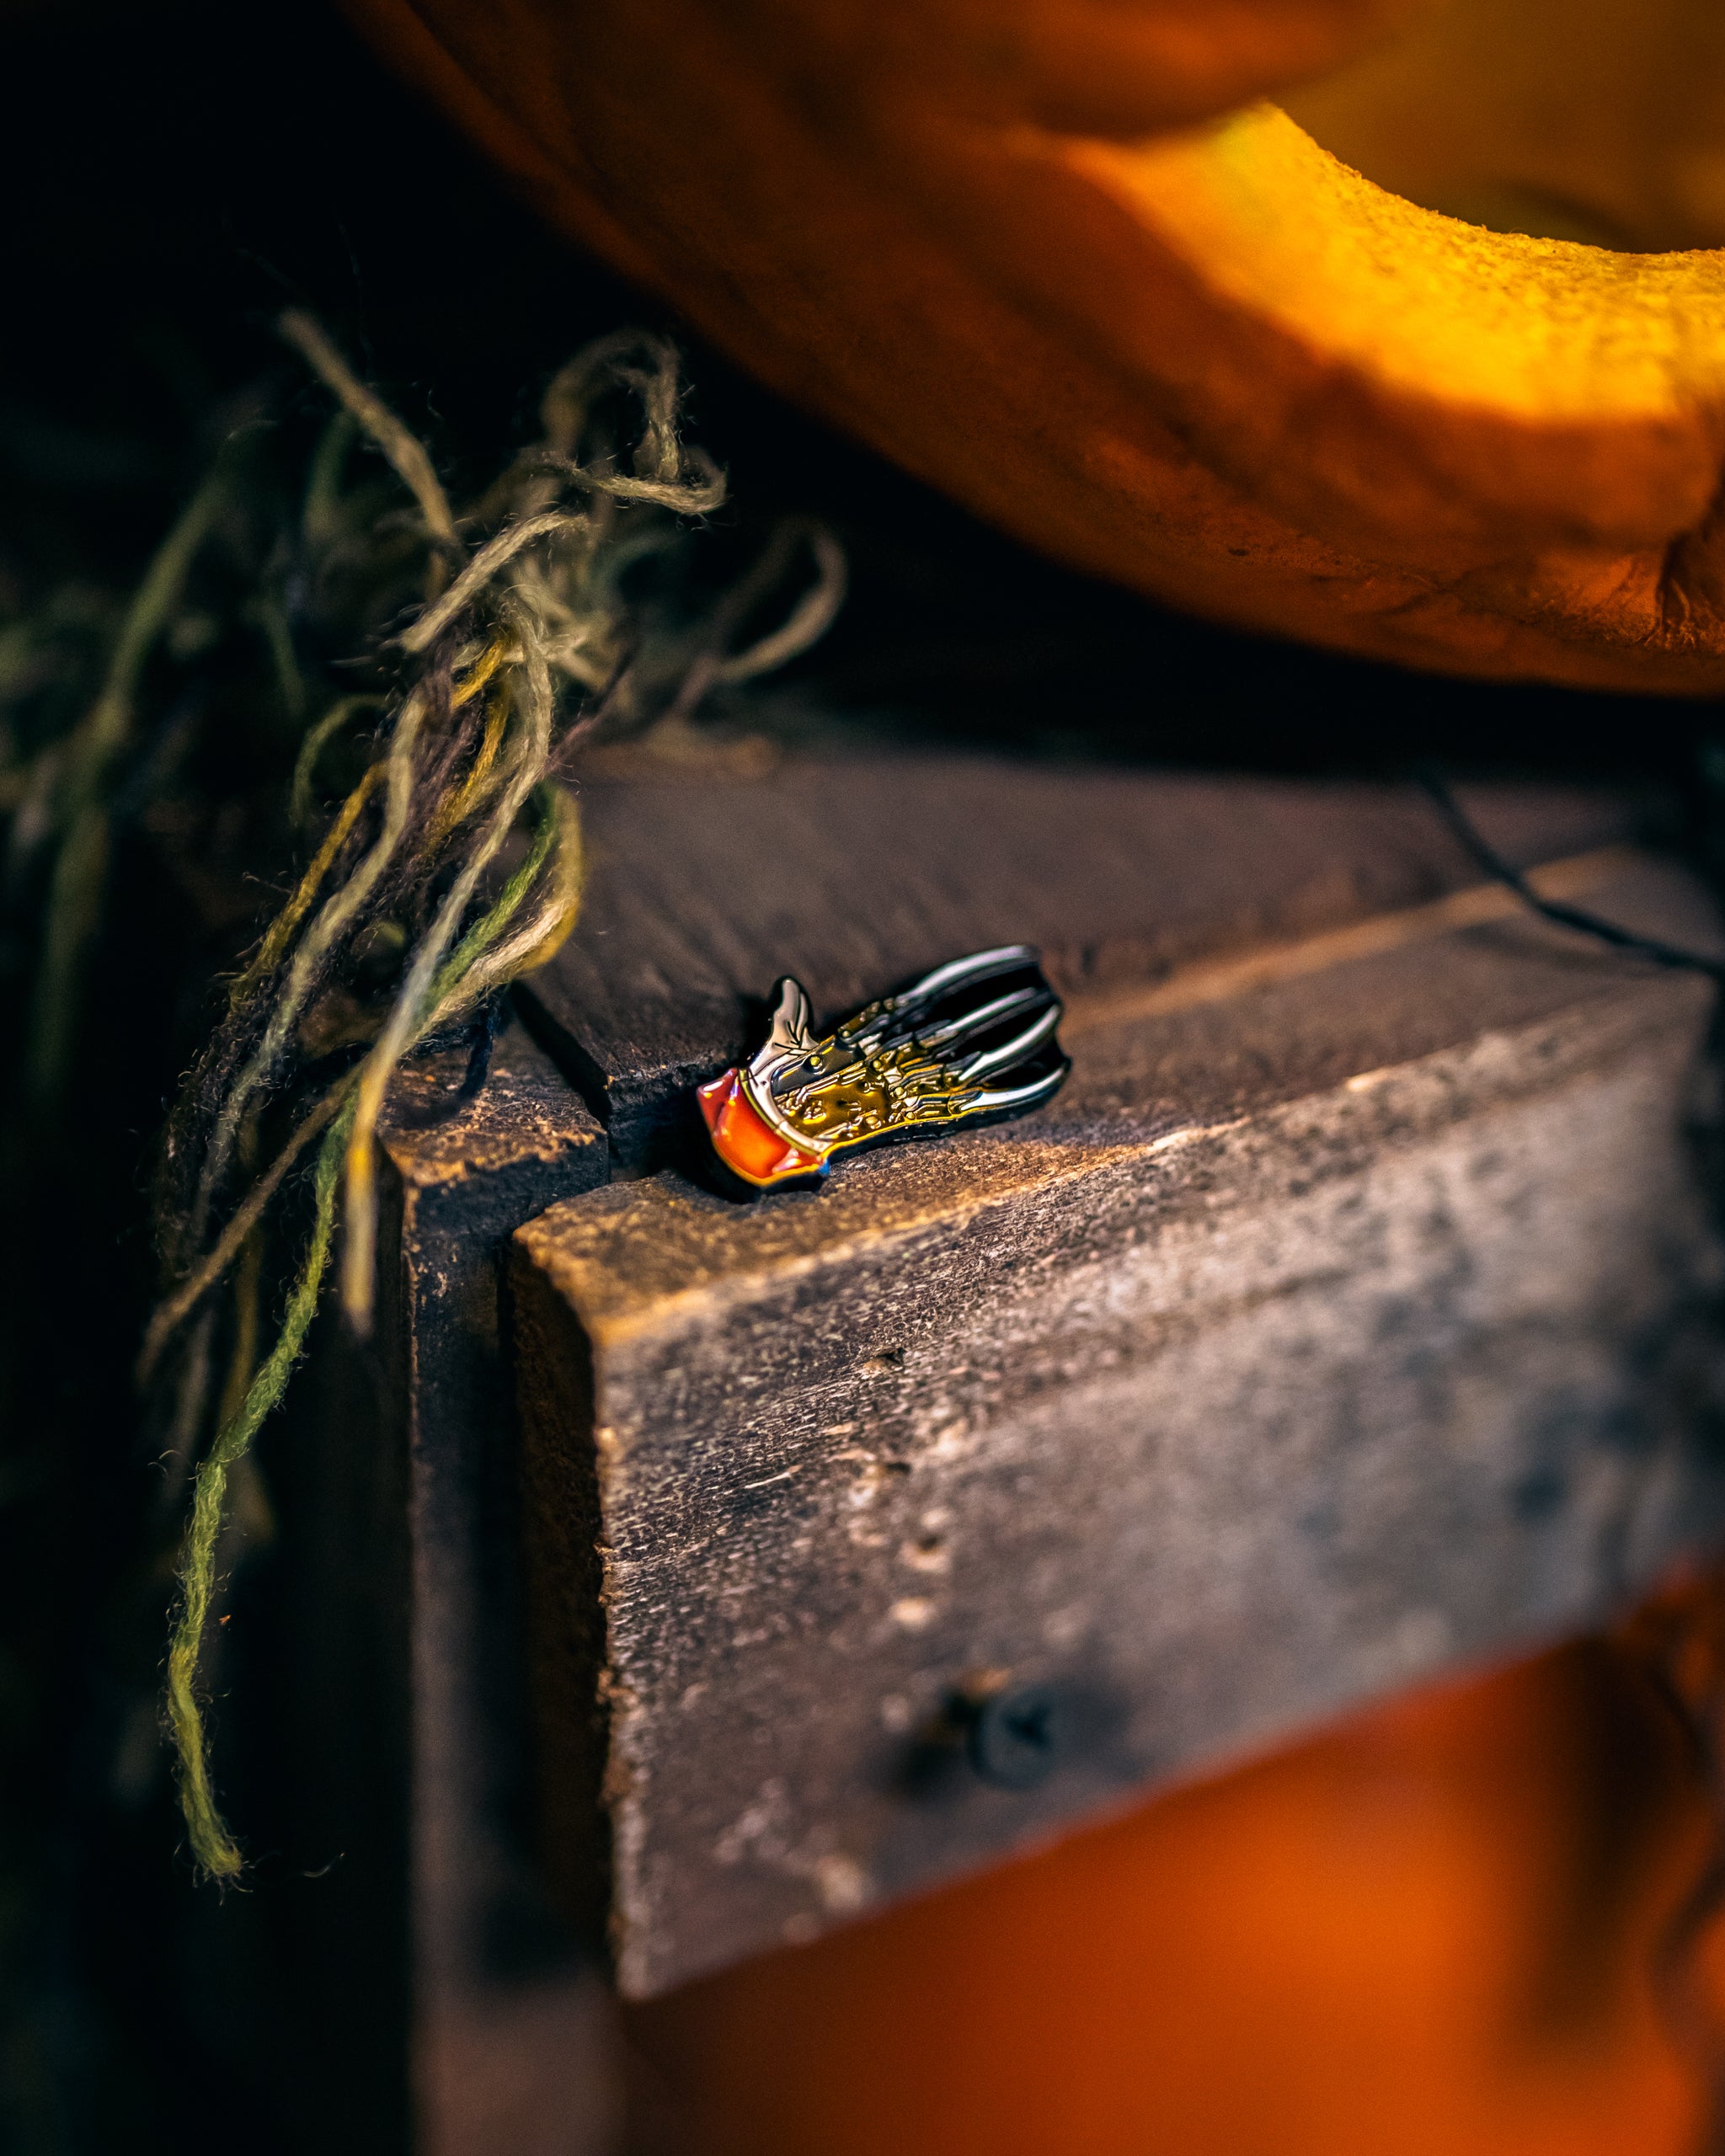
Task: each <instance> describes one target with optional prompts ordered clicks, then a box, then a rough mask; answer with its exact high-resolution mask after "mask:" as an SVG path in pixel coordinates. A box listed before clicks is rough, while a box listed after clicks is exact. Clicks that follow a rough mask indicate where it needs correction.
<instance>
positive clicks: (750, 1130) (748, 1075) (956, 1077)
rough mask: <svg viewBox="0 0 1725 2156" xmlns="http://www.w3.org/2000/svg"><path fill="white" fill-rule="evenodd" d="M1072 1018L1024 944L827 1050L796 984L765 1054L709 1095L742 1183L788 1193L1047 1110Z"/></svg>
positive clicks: (867, 1023) (866, 1012) (928, 987)
mask: <svg viewBox="0 0 1725 2156" xmlns="http://www.w3.org/2000/svg"><path fill="white" fill-rule="evenodd" d="M1059 1024H1060V1001H1059V999H1058V998H1057V997H1056V996H1055V992H1054V990H1052V989H1051V988H1050V987H1049V985H1048V983H1047V981H1046V980H1044V978H1043V974H1042V969H1041V967H1040V966H1039V963H1037V955H1036V953H1035V952H1034V951H1033V950H1032V949H1031V948H1030V947H1029V946H1028V944H1024V943H1010V944H1006V945H1003V946H1002V947H1001V948H1000V949H998V950H994V951H977V952H975V953H972V954H971V956H970V957H969V958H954V959H953V961H952V962H951V963H949V964H948V965H944V966H937V967H936V968H935V969H934V971H933V972H932V973H931V974H925V975H924V976H923V978H922V979H921V980H919V981H917V982H916V983H915V984H914V985H912V986H911V987H910V988H907V989H905V990H901V991H900V994H898V995H888V996H883V997H882V998H881V999H880V1001H879V1002H875V1003H871V1004H869V1005H868V1006H867V1007H866V1008H864V1009H863V1010H861V1011H857V1014H856V1016H855V1017H851V1018H846V1020H845V1021H844V1022H843V1023H842V1024H841V1025H839V1026H836V1027H834V1029H833V1030H832V1032H831V1033H826V1034H825V1035H823V1036H822V1038H820V1039H819V1040H817V1039H815V1038H814V1027H813V1013H812V1011H811V1010H810V1008H809V998H808V996H807V995H806V994H805V993H804V990H803V988H802V985H801V984H800V983H799V982H797V981H794V980H792V979H788V978H787V979H783V980H782V981H781V982H780V983H779V985H778V1004H777V1009H776V1010H775V1011H774V1012H773V1017H772V1031H771V1032H770V1033H768V1035H767V1037H766V1043H765V1044H764V1046H763V1047H762V1048H761V1050H760V1052H759V1053H758V1054H756V1056H755V1057H754V1058H753V1059H752V1060H751V1061H750V1062H748V1063H746V1064H741V1065H738V1066H736V1067H735V1068H734V1069H733V1070H727V1071H726V1072H725V1073H724V1075H723V1076H721V1077H718V1078H715V1079H714V1080H713V1081H712V1083H711V1084H710V1085H706V1086H701V1087H700V1088H699V1089H698V1091H697V1099H698V1101H699V1102H700V1105H701V1113H702V1116H703V1118H705V1120H706V1123H707V1128H708V1132H709V1133H710V1134H711V1135H712V1139H713V1151H714V1152H715V1153H716V1154H717V1155H718V1158H719V1159H720V1161H723V1162H724V1166H726V1167H727V1168H729V1170H730V1171H731V1172H732V1174H733V1175H735V1176H738V1177H740V1178H741V1179H742V1181H743V1182H745V1183H747V1184H749V1185H750V1187H752V1188H754V1189H756V1190H778V1189H782V1188H783V1187H785V1186H786V1185H788V1184H795V1183H802V1182H812V1181H817V1180H819V1179H820V1177H824V1176H825V1174H826V1172H827V1170H828V1168H829V1166H830V1165H831V1162H832V1160H833V1157H834V1155H836V1154H839V1153H846V1152H854V1151H856V1150H858V1149H859V1148H861V1147H863V1146H868V1145H882V1144H885V1143H887V1142H889V1141H890V1140H892V1139H898V1138H921V1137H929V1136H932V1135H934V1134H937V1133H938V1132H940V1131H943V1130H948V1129H952V1128H953V1126H955V1125H957V1124H960V1123H964V1124H970V1123H978V1122H982V1121H993V1120H996V1118H1002V1117H1006V1116H1012V1115H1022V1114H1023V1113H1025V1112H1026V1111H1027V1110H1028V1109H1030V1108H1033V1107H1040V1106H1041V1105H1042V1103H1043V1102H1044V1101H1047V1100H1049V1099H1051V1098H1052V1097H1054V1095H1055V1093H1056V1092H1057V1091H1059V1090H1060V1086H1061V1083H1062V1082H1063V1081H1064V1080H1065V1075H1066V1073H1067V1072H1068V1070H1071V1064H1070V1063H1069V1062H1068V1060H1067V1059H1066V1058H1065V1055H1064V1054H1061V1052H1060V1043H1059V1041H1058V1039H1057V1038H1055V1029H1056V1027H1058V1026H1059Z"/></svg>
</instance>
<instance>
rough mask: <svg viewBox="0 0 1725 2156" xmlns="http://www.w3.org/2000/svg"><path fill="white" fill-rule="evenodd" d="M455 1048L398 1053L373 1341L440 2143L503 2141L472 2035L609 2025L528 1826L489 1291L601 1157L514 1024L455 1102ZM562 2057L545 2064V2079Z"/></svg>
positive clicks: (514, 1547) (426, 2086)
mask: <svg viewBox="0 0 1725 2156" xmlns="http://www.w3.org/2000/svg"><path fill="white" fill-rule="evenodd" d="M462 1063H463V1059H462V1058H460V1057H455V1058H450V1059H439V1060H437V1061H436V1062H435V1063H433V1064H432V1065H430V1066H429V1067H427V1066H418V1067H415V1068H413V1069H410V1070H408V1071H406V1072H404V1073H403V1075H402V1076H401V1078H400V1079H399V1080H398V1083H397V1086H396V1087H395V1089H394V1093H393V1098H392V1102H391V1108H390V1113H389V1116H388V1118H387V1123H386V1126H385V1129H384V1130H383V1133H382V1138H383V1148H384V1152H385V1155H386V1159H387V1164H388V1165H387V1179H386V1187H387V1193H388V1202H389V1212H390V1232H389V1233H388V1235H387V1236H386V1239H385V1246H386V1248H387V1249H389V1250H390V1251H392V1252H393V1257H394V1260H395V1262H394V1265H393V1269H392V1272H391V1274H390V1277H389V1278H388V1280H387V1294H386V1296H385V1299H384V1307H383V1310H382V1313H381V1316H382V1327H381V1331H380V1338H379V1343H378V1345H379V1349H380V1359H381V1363H382V1369H383V1371H384V1373H385V1375H386V1379H387V1385H386V1390H385V1393H384V1399H385V1402H386V1407H387V1414H388V1417H389V1418H390V1420H391V1421H392V1422H393V1423H394V1425H395V1428H394V1429H393V1432H392V1433H391V1434H392V1436H393V1439H394V1442H395V1443H396V1444H398V1446H399V1447H400V1449H401V1451H402V1454H403V1458H404V1464H405V1499H406V1503H405V1522H404V1524H405V1529H406V1533H407V1536H408V1540H409V1549H408V1563H407V1577H408V1585H409V1595H410V1620H409V1630H410V1654H409V1672H410V1689H411V1700H412V1713H411V1729H410V1747H409V1757H410V1774H411V1790H410V1793H409V1803H408V1807H407V1808H408V1810H409V1814H410V1817H411V1821H412V1832H411V1845H410V1865H411V1876H410V1881H409V1892H408V1894H407V1896H406V1897H405V1899H406V1903H407V1907H408V1911H409V1922H410V1925H411V1934H412V1956H413V1965H414V1985H413V1993H414V1995H413V2022H414V2036H413V2048H414V2081H415V2090H414V2095H415V2101H416V2103H417V2105H418V2108H419V2113H420V2137H421V2138H422V2139H423V2141H424V2143H425V2146H426V2147H427V2148H432V2149H435V2151H437V2152H438V2156H468V2152H469V2151H472V2152H475V2156H477V2152H478V2150H480V2149H482V2148H492V2147H494V2146H495V2145H496V2144H495V2137H494V2129H495V2127H496V2122H497V2116H498V2097H497V2090H496V2085H495V2083H496V2077H495V2075H492V2076H490V2077H476V2076H475V2074H474V2073H473V2070H472V2062H473V2055H474V2053H475V2051H476V2048H477V2047H478V2044H479V2042H480V2041H481V2040H482V2038H483V2043H484V2045H485V2047H486V2049H487V2051H488V2053H489V2054H490V2055H492V2056H497V2055H498V2047H499V2045H507V2044H508V2043H509V2042H510V2041H517V2042H518V2041H520V2039H519V2032H518V2025H519V2024H520V2023H521V2020H522V2017H523V2016H525V2017H526V2019H527V2020H529V2021H530V2022H536V2023H537V2021H543V2020H545V2019H547V2016H548V2015H550V2014H551V2013H552V2012H553V2010H555V2011H556V2013H557V2014H558V2015H560V2017H561V2020H562V2031H561V2040H560V2042H559V2045H558V2047H557V2050H556V2052H555V2053H554V2054H553V2057H557V2058H560V2059H562V2060H563V2061H566V2062H568V2063H569V2065H568V2071H569V2072H570V2073H579V2072H585V2073H588V2074H589V2077H590V2078H591V2077H592V2075H593V2074H594V2073H595V2065H594V2055H595V2047H596V2046H597V2043H598V2041H599V2040H598V2038H597V2036H596V2035H595V2031H594V2028H593V2026H592V2022H593V2015H594V2010H595V2009H594V2005H593V2000H592V1993H593V1992H594V1990H595V1977H594V1975H593V1973H592V1972H591V1970H590V1968H588V1967H583V1966H582V1965H581V1964H580V1962H579V1958H578V1955H577V1951H576V1948H575V1945H574V1941H573V1940H571V1939H570V1938H569V1935H568V1934H567V1933H566V1932H565V1931H564V1930H563V1928H562V1927H561V1926H560V1925H559V1924H558V1923H557V1922H556V1920H555V1919H553V1915H552V1913H551V1912H550V1910H549V1908H548V1907H547V1903H546V1899H545V1894H544V1889H543V1887H542V1883H541V1881H540V1880H539V1878H538V1876H537V1874H536V1872H535V1870H534V1869H533V1867H532V1865H531V1858H530V1856H529V1854H528V1850H527V1848H526V1835H525V1833H524V1827H525V1823H526V1815H527V1812H528V1809H529V1806H528V1799H527V1778H528V1767H527V1743H526V1710H525V1698H524V1687H523V1681H522V1673H521V1652H520V1645H521V1608H520V1604H521V1597H520V1592H519V1572H520V1566H519V1561H518V1555H517V1553H518V1551H519V1549H520V1543H521V1527H520V1513H519V1500H518V1490H519V1481H518V1471H517V1460H516V1447H515V1426H514V1417H513V1408H512V1400H511V1390H510V1383H509V1379H508V1375H507V1371H506V1365H505V1339H504V1337H503V1329H502V1327H501V1326H500V1322H499V1298H500V1294H501V1289H502V1284H503V1283H502V1275H501V1266H500V1257H501V1255H502V1253H503V1251H505V1248H506V1246H507V1244H508V1240H509V1237H510V1235H511V1233H512V1232H513V1231H514V1230H515V1229H516V1228H517V1227H519V1226H520V1225H521V1223H522V1222H523V1221H524V1220H526V1219H530V1218H531V1216H532V1215H533V1214H536V1213H537V1212H540V1211H542V1209H544V1208H545V1207H546V1206H547V1205H549V1204H552V1203H554V1202H556V1201H558V1200H559V1199H566V1198H569V1197H571V1196H572V1195H574V1193H579V1192H581V1191H584V1190H589V1189H591V1188H593V1187H595V1185H598V1184H601V1183H602V1182H604V1181H605V1180H606V1176H607V1174H608V1172H609V1160H608V1155H607V1149H606V1142H605V1136H604V1133H603V1132H602V1131H601V1129H600V1128H599V1126H598V1124H597V1123H595V1120H594V1118H593V1117H592V1116H591V1114H590V1113H589V1112H588V1111H587V1109H586V1108H585V1107H584V1105H583V1104H582V1102H581V1100H580V1098H579V1095H578V1094H576V1093H575V1092H574V1091H573V1090H572V1089H571V1087H570V1086H569V1083H568V1081H566V1080H565V1079H564V1078H563V1077H562V1076H561V1075H560V1074H559V1073H558V1070H557V1069H556V1067H555V1066H554V1065H553V1064H552V1063H551V1062H550V1060H549V1059H548V1058H547V1056H546V1055H545V1054H544V1053H543V1052H542V1050H541V1049H537V1047H536V1046H535V1045H534V1043H532V1042H531V1040H530V1039H529V1038H527V1037H526V1034H525V1033H523V1031H522V1030H521V1028H520V1027H515V1028H514V1029H513V1030H512V1031H510V1032H509V1033H505V1036H504V1038H502V1039H501V1040H500V1041H499V1043H498V1048H497V1053H496V1055H495V1057H494V1063H493V1067H492V1070H491V1072H490V1075H489V1079H488V1080H487V1082H486V1084H485V1086H484V1088H483V1091H481V1092H480V1093H479V1094H478V1096H477V1097H475V1098H474V1099H473V1100H471V1101H467V1102H459V1103H455V1102H453V1096H454V1093H455V1091H456V1088H457V1086H458V1084H459V1081H460V1077H461V1075H462ZM403 1614H404V1615H407V1614H408V1613H403ZM511 2031H515V2032H516V2033H515V2035H514V2036H511V2034H510V2032H511ZM550 2071H551V2070H550V2069H547V2067H546V2066H545V2065H544V2064H543V2063H542V2064H541V2065H540V2066H539V2067H538V2068H537V2079H538V2080H539V2081H540V2082H542V2083H543V2082H545V2081H546V2080H547V2073H548V2072H550ZM553 2078H554V2077H553ZM587 2096H588V2100H590V2101H592V2102H595V2103H596V2101H597V2099H596V2097H595V2095H594V2092H593V2090H591V2089H590V2090H588V2092H587ZM571 2131H572V2132H573V2131H574V2129H573V2128H572V2129H571ZM596 2131H597V2129H596V2127H595V2132H596ZM416 2145H417V2143H416ZM574 2145H575V2143H574V2142H572V2143H571V2146H572V2147H574ZM583 2145H585V2143H583Z"/></svg>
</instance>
